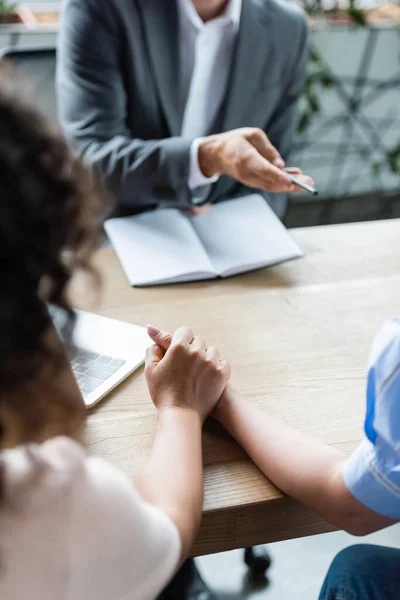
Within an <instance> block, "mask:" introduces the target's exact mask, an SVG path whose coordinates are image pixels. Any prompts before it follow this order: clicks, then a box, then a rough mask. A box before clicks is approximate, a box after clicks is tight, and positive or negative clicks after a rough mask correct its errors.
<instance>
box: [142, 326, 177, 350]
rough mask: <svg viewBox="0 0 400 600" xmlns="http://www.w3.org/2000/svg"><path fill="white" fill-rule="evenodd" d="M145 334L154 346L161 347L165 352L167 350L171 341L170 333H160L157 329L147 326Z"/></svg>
mask: <svg viewBox="0 0 400 600" xmlns="http://www.w3.org/2000/svg"><path fill="white" fill-rule="evenodd" d="M147 333H148V335H149V337H150V339H152V340H153V342H154V343H155V344H157V345H158V346H161V348H162V349H163V350H165V351H166V350H168V348H169V347H170V345H171V341H172V335H171V334H170V333H167V332H166V331H162V330H161V329H158V328H157V327H153V325H147Z"/></svg>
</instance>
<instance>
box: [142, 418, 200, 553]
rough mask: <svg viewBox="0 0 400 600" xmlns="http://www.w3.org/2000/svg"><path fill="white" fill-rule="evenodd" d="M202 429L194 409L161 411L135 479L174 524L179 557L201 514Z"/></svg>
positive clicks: (185, 548) (186, 547)
mask: <svg viewBox="0 0 400 600" xmlns="http://www.w3.org/2000/svg"><path fill="white" fill-rule="evenodd" d="M201 430H202V423H201V419H200V417H199V415H198V414H197V413H196V412H195V411H194V410H191V409H183V408H177V407H170V408H165V409H163V410H161V411H160V412H159V415H158V426H157V433H156V437H155V440H154V443H153V447H152V451H151V455H150V458H149V461H148V462H147V464H146V466H145V467H144V469H143V471H142V473H141V474H140V475H139V476H138V477H137V478H136V480H135V484H136V487H137V489H138V490H139V492H140V493H141V495H142V496H143V498H144V499H145V500H146V501H147V502H149V503H151V504H153V505H154V506H157V507H158V508H159V509H160V510H162V511H163V512H164V513H165V514H167V515H168V516H169V517H170V518H171V519H172V521H173V522H174V523H175V525H176V526H177V528H178V530H179V533H180V535H181V540H182V559H183V558H185V557H186V556H187V555H188V553H189V550H190V548H191V546H192V543H193V540H194V537H195V535H196V533H197V530H198V527H199V525H200V520H201V514H202V507H203V464H202V450H201Z"/></svg>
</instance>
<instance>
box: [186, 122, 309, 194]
mask: <svg viewBox="0 0 400 600" xmlns="http://www.w3.org/2000/svg"><path fill="white" fill-rule="evenodd" d="M198 160H199V166H200V169H201V171H202V172H203V174H204V175H205V176H206V177H212V176H213V175H216V174H223V175H229V176H231V177H233V178H234V179H236V180H237V181H240V182H241V183H243V184H244V185H247V186H249V187H253V188H259V189H262V190H265V191H267V192H300V191H302V190H301V188H300V187H298V186H297V185H295V184H294V183H292V182H291V180H290V179H289V178H288V177H287V175H286V173H285V168H284V167H285V163H284V161H283V159H282V157H281V156H280V154H279V152H278V150H277V149H276V148H274V146H273V145H272V144H271V142H270V141H269V139H268V137H267V136H266V134H265V133H264V131H262V129H255V128H251V127H243V128H241V129H234V130H233V131H227V132H226V133H219V134H216V135H210V136H208V137H206V138H204V140H203V141H202V143H201V144H200V146H199V152H198ZM287 171H288V172H289V173H292V175H299V176H300V177H301V179H302V180H303V182H304V183H307V184H308V185H310V186H314V181H313V180H312V179H311V177H308V176H306V175H302V173H301V171H300V169H297V168H291V169H287Z"/></svg>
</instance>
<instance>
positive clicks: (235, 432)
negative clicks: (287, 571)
mask: <svg viewBox="0 0 400 600" xmlns="http://www.w3.org/2000/svg"><path fill="white" fill-rule="evenodd" d="M216 416H217V418H218V420H219V421H220V422H221V423H222V425H223V426H224V427H225V428H226V429H227V430H228V431H229V433H230V434H231V435H232V436H233V437H234V438H235V439H236V440H237V441H238V443H239V444H240V445H241V446H243V448H244V449H245V450H246V452H247V453H248V454H249V456H250V457H251V458H252V459H253V460H254V462H255V463H256V465H257V466H258V467H259V468H260V470H261V471H262V472H263V473H265V475H266V476H267V477H268V478H269V479H270V480H271V481H272V483H274V485H276V486H277V487H278V488H279V489H281V490H282V491H283V492H284V493H285V494H288V495H289V496H291V497H293V498H295V499H297V500H299V501H300V502H302V503H303V504H305V505H306V506H308V507H310V508H312V509H313V510H315V511H316V512H318V513H319V514H320V515H321V516H322V517H324V518H325V519H326V520H327V521H329V522H331V523H333V524H334V525H335V526H337V527H339V528H342V529H347V530H348V531H351V532H352V533H355V534H362V533H364V528H366V527H368V523H370V524H371V526H372V527H374V523H372V521H373V519H371V518H370V515H369V514H368V513H369V512H370V511H368V513H367V512H366V511H367V509H365V511H364V510H363V507H362V506H361V505H360V503H359V502H357V501H356V499H355V498H354V497H353V496H352V495H351V494H350V492H349V491H348V490H347V488H346V487H345V485H344V482H343V479H342V476H341V472H342V468H343V465H344V462H345V457H344V455H343V454H342V453H341V452H339V451H338V450H336V449H334V448H331V447H329V446H327V445H324V444H323V443H321V442H319V441H317V440H315V439H313V438H311V437H310V436H308V435H305V434H303V433H301V432H299V431H295V430H294V429H292V428H291V427H289V426H288V425H286V424H284V423H281V422H279V421H277V420H276V419H274V418H272V417H270V416H269V415H268V414H267V413H265V412H262V411H260V410H258V409H257V408H256V407H254V406H253V405H251V404H250V403H247V402H245V401H244V400H242V399H241V398H240V397H239V394H238V392H237V391H236V390H234V389H233V388H231V387H228V391H227V392H226V394H225V396H224V397H223V401H221V402H220V405H219V408H218V412H217V415H216Z"/></svg>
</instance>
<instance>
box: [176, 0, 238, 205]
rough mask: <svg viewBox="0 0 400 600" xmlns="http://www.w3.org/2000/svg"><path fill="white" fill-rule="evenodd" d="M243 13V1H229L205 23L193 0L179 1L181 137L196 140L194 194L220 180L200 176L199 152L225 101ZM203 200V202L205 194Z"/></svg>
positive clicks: (192, 165) (192, 155) (192, 171)
mask: <svg viewBox="0 0 400 600" xmlns="http://www.w3.org/2000/svg"><path fill="white" fill-rule="evenodd" d="M241 9H242V0H230V1H229V3H228V5H227V8H226V10H225V12H224V13H223V14H222V15H221V16H219V17H217V18H216V19H212V20H211V21H208V22H207V23H204V22H203V21H202V20H201V18H200V17H199V15H198V14H197V12H196V9H195V7H194V5H193V3H192V1H191V0H178V15H179V40H180V94H181V96H180V100H181V102H180V105H181V106H185V112H184V115H183V121H182V131H181V135H182V137H184V138H190V139H191V138H195V139H194V142H193V143H192V146H191V152H190V170H189V178H188V185H189V187H190V188H191V190H195V189H196V188H200V187H201V186H207V185H209V184H211V183H213V182H215V181H216V180H217V179H218V175H216V176H214V177H211V178H207V177H205V176H204V175H203V173H202V172H201V170H200V167H199V162H198V148H199V145H200V142H201V140H202V138H203V136H206V135H208V133H209V131H210V129H211V127H212V125H213V123H214V120H215V118H216V116H217V113H218V110H219V108H220V107H221V104H222V101H223V99H224V95H225V92H226V87H227V83H228V78H229V74H230V68H231V62H232V56H233V49H234V44H235V39H236V36H237V33H238V30H239V24H240V15H241ZM199 191H200V190H199ZM200 196H201V198H200V200H202V199H203V197H204V196H205V194H204V190H203V191H202V193H201V194H200ZM193 201H194V202H196V199H195V198H194V199H193Z"/></svg>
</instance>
